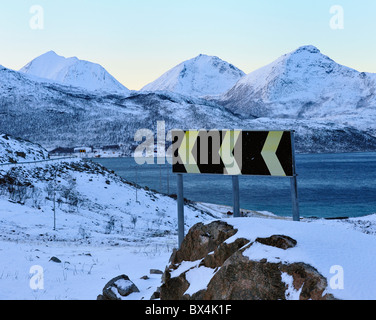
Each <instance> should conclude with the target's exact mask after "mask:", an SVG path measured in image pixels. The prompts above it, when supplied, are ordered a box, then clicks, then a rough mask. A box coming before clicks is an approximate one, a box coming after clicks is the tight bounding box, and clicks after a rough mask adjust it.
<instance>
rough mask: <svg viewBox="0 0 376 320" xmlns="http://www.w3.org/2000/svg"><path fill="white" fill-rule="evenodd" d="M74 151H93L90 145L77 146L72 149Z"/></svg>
mask: <svg viewBox="0 0 376 320" xmlns="http://www.w3.org/2000/svg"><path fill="white" fill-rule="evenodd" d="M73 151H74V153H91V152H93V148H92V147H77V148H74V149H73Z"/></svg>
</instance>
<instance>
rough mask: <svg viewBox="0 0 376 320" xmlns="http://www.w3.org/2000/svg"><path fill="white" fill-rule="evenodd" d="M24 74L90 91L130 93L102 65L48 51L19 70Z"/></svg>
mask: <svg viewBox="0 0 376 320" xmlns="http://www.w3.org/2000/svg"><path fill="white" fill-rule="evenodd" d="M19 71H20V72H22V73H25V74H28V75H32V76H36V77H39V78H44V79H49V80H52V81H54V82H57V83H60V84H64V85H69V86H74V87H79V88H83V89H86V90H90V91H95V90H99V91H106V92H119V93H123V94H125V93H129V90H128V89H127V88H126V87H124V86H123V85H122V84H121V83H119V82H118V81H117V80H116V79H115V78H114V77H113V76H111V75H110V74H109V73H108V72H107V71H106V70H105V69H104V68H103V67H102V66H101V65H99V64H97V63H93V62H89V61H85V60H80V59H78V58H77V57H71V58H65V57H63V56H60V55H58V54H57V53H56V52H55V51H52V50H51V51H48V52H46V53H44V54H42V55H40V56H39V57H37V58H35V59H34V60H32V61H31V62H29V63H28V64H27V65H26V66H24V67H23V68H22V69H20V70H19Z"/></svg>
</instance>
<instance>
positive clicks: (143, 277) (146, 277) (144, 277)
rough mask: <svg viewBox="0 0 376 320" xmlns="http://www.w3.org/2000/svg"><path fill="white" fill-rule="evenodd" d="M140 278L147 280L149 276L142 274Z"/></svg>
mask: <svg viewBox="0 0 376 320" xmlns="http://www.w3.org/2000/svg"><path fill="white" fill-rule="evenodd" d="M140 279H142V280H149V279H150V278H149V277H148V276H146V275H145V276H142V277H141V278H140Z"/></svg>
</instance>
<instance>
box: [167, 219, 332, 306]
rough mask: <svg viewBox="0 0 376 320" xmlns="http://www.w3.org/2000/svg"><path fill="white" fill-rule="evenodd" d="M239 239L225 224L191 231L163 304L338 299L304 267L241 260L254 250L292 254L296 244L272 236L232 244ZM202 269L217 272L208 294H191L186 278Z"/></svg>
mask: <svg viewBox="0 0 376 320" xmlns="http://www.w3.org/2000/svg"><path fill="white" fill-rule="evenodd" d="M236 233H237V230H236V229H234V227H233V226H231V225H229V224H227V223H226V222H223V221H214V222H212V223H210V224H208V225H204V224H202V223H199V224H196V225H195V226H193V227H192V228H191V229H190V231H189V232H188V234H187V236H186V237H185V239H184V241H183V243H182V245H181V248H180V249H179V250H177V251H175V252H174V253H173V254H172V256H171V259H170V265H169V266H168V267H166V270H165V272H164V274H163V277H162V281H163V284H162V286H161V290H160V298H161V300H178V299H188V300H286V299H300V300H308V299H312V300H328V299H334V297H333V296H332V295H331V294H327V293H326V292H325V289H326V287H327V280H326V278H325V277H323V276H322V275H321V274H320V273H319V272H318V271H317V270H316V269H315V268H313V267H312V266H310V265H308V264H306V263H303V262H300V263H282V262H269V261H267V259H260V260H251V259H249V258H248V257H247V256H246V255H244V254H243V253H244V251H245V250H246V249H248V248H250V247H251V246H253V245H255V244H257V245H259V244H261V245H265V246H273V247H276V248H279V249H281V250H290V249H291V248H293V247H295V246H296V245H297V241H296V240H295V239H292V238H291V237H288V236H285V235H272V236H270V237H266V238H256V240H255V241H253V242H252V241H250V240H248V239H246V238H242V237H239V238H236V237H233V241H230V240H232V239H230V237H232V236H234V235H235V234H236ZM190 264H191V265H192V266H190ZM187 265H188V266H190V267H188V268H187ZM199 268H211V269H213V272H212V273H210V274H211V278H210V279H208V283H207V285H206V288H204V289H199V290H197V291H196V292H191V290H189V292H190V293H187V290H188V289H189V288H190V286H191V285H192V284H191V283H190V282H189V280H188V278H189V277H188V276H187V274H188V272H190V271H197V269H199ZM180 270H181V272H180ZM206 270H208V269H206Z"/></svg>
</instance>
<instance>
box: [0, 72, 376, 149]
mask: <svg viewBox="0 0 376 320" xmlns="http://www.w3.org/2000/svg"><path fill="white" fill-rule="evenodd" d="M354 90H358V89H357V88H355V89H354ZM219 102H221V103H223V101H219ZM219 102H218V101H217V100H209V99H204V98H198V97H193V96H187V95H182V94H178V93H173V92H168V91H158V92H148V91H147V92H143V91H142V92H132V93H131V94H129V95H123V94H110V93H108V94H103V93H99V92H96V91H87V90H83V89H81V88H78V87H71V86H65V85H62V84H58V83H55V82H53V81H51V80H49V81H41V80H40V78H36V77H34V76H30V75H26V74H24V73H21V72H17V71H14V70H10V69H7V68H4V67H1V66H0V114H1V117H0V132H4V133H8V134H11V135H13V136H17V137H22V138H24V139H28V140H30V141H34V142H37V143H39V144H41V145H43V146H44V147H45V148H47V149H50V150H52V149H54V148H56V147H59V146H60V147H72V146H78V145H85V146H91V145H95V146H98V145H99V146H101V145H102V146H103V145H113V144H117V145H120V144H121V145H123V147H122V150H121V151H122V153H124V154H126V155H132V151H133V150H134V148H135V147H136V146H138V145H139V143H138V142H135V141H134V137H135V133H136V131H137V130H139V129H142V128H145V129H149V130H152V132H154V133H155V134H156V126H157V121H162V120H163V121H165V125H166V132H167V131H168V130H171V129H202V128H206V129H228V128H239V129H246V130H273V129H274V130H276V129H278V130H281V129H284V130H295V131H296V151H297V152H351V151H374V150H376V126H375V121H374V119H375V117H372V116H367V114H366V113H365V112H364V109H366V107H364V108H358V109H356V111H358V112H359V113H358V114H356V111H355V112H354V114H353V115H352V116H351V117H347V118H346V117H345V118H343V117H342V118H340V117H339V116H336V117H333V118H330V117H326V118H325V117H322V118H309V117H305V118H304V117H295V118H281V117H279V118H278V117H273V118H271V117H264V118H257V119H253V118H252V117H249V116H247V115H245V116H243V115H242V116H239V115H237V114H235V113H234V111H232V110H229V109H227V108H226V107H225V106H223V105H221V104H220V103H219ZM282 107H283V106H282ZM339 113H341V112H339Z"/></svg>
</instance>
